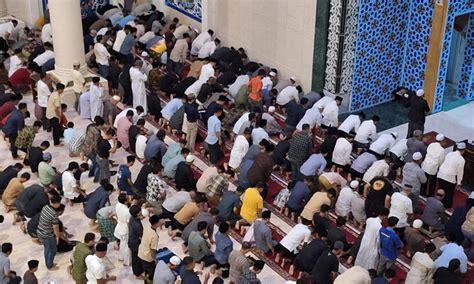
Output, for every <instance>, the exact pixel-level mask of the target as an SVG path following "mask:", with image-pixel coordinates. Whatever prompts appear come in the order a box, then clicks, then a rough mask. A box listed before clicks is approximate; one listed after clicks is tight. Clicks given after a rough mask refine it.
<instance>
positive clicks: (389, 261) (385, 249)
mask: <svg viewBox="0 0 474 284" xmlns="http://www.w3.org/2000/svg"><path fill="white" fill-rule="evenodd" d="M397 223H398V218H397V217H393V216H392V217H389V218H388V226H387V227H385V228H381V229H380V231H379V234H380V249H379V252H380V258H379V263H378V265H377V274H378V275H382V274H383V273H384V272H385V270H387V269H391V268H392V267H393V265H394V264H395V261H396V259H397V253H398V249H400V248H402V247H403V243H402V241H401V240H400V238H399V237H398V235H397V233H395V230H394V228H395V226H397Z"/></svg>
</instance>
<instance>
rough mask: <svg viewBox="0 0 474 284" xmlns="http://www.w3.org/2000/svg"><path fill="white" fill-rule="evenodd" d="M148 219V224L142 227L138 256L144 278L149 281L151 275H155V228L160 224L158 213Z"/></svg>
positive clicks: (156, 242)
mask: <svg viewBox="0 0 474 284" xmlns="http://www.w3.org/2000/svg"><path fill="white" fill-rule="evenodd" d="M149 221H150V226H145V227H144V228H143V236H142V240H141V243H140V246H139V247H138V257H139V258H140V259H141V263H142V267H143V270H144V271H145V276H146V279H148V280H150V281H151V280H153V275H155V259H156V251H157V250H158V234H157V233H156V229H157V228H158V227H159V226H160V218H159V217H158V215H153V216H151V217H150V219H149Z"/></svg>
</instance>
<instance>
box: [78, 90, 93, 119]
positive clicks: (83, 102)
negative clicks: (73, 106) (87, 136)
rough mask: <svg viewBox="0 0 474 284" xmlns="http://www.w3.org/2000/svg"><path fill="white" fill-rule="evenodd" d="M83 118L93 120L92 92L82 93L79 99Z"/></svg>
mask: <svg viewBox="0 0 474 284" xmlns="http://www.w3.org/2000/svg"><path fill="white" fill-rule="evenodd" d="M79 104H80V109H81V118H91V92H85V93H82V94H81V96H80V97H79Z"/></svg>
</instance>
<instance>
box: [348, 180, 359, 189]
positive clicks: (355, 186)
mask: <svg viewBox="0 0 474 284" xmlns="http://www.w3.org/2000/svg"><path fill="white" fill-rule="evenodd" d="M349 186H350V187H351V188H352V189H356V188H358V187H359V182H358V181H356V180H353V181H351V183H350V184H349Z"/></svg>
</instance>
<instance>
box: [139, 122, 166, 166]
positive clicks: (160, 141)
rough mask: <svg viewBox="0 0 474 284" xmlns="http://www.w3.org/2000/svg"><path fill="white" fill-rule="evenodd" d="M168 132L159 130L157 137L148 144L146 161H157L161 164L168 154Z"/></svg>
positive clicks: (151, 138) (152, 138)
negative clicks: (166, 142) (166, 139)
mask: <svg viewBox="0 0 474 284" xmlns="http://www.w3.org/2000/svg"><path fill="white" fill-rule="evenodd" d="M165 137H166V132H165V131H164V130H163V129H160V130H158V132H157V133H156V135H153V136H152V137H150V139H148V141H147V142H146V147H145V152H144V156H145V160H146V161H152V160H155V161H157V162H159V163H161V162H162V161H161V160H162V158H163V156H164V155H165V153H166V144H165V142H164V141H165Z"/></svg>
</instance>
